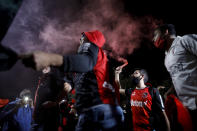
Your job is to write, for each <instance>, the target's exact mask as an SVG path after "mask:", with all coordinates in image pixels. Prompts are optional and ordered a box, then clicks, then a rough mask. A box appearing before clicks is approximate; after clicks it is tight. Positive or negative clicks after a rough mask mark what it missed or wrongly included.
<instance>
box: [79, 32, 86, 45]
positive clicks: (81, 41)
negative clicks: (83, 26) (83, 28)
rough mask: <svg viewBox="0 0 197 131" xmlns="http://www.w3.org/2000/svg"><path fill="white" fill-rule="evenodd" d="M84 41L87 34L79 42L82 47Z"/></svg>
mask: <svg viewBox="0 0 197 131" xmlns="http://www.w3.org/2000/svg"><path fill="white" fill-rule="evenodd" d="M84 40H85V34H82V35H81V38H80V40H79V43H80V45H82V44H83V43H84Z"/></svg>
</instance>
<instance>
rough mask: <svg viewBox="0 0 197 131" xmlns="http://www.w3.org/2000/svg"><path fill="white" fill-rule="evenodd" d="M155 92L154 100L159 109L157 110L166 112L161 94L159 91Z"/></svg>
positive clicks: (155, 90)
mask: <svg viewBox="0 0 197 131" xmlns="http://www.w3.org/2000/svg"><path fill="white" fill-rule="evenodd" d="M153 91H154V98H153V99H154V102H155V103H154V104H155V106H156V107H157V109H159V110H162V111H164V109H165V108H164V104H163V100H162V97H161V95H160V94H159V91H158V89H157V88H154V89H153Z"/></svg>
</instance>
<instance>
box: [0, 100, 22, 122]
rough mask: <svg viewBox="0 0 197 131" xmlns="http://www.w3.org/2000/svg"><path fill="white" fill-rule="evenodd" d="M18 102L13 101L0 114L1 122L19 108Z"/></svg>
mask: <svg viewBox="0 0 197 131" xmlns="http://www.w3.org/2000/svg"><path fill="white" fill-rule="evenodd" d="M18 101H19V100H16V101H12V102H10V103H8V104H7V105H6V106H5V107H4V108H3V110H2V111H1V112H0V120H2V119H4V118H5V117H6V116H8V115H9V114H11V113H12V112H13V111H15V110H16V109H17V108H18V107H19V106H18V104H17V103H18Z"/></svg>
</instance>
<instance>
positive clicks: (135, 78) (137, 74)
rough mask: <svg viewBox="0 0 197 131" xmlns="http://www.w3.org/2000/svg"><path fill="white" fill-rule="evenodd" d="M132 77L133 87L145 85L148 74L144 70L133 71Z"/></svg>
mask: <svg viewBox="0 0 197 131" xmlns="http://www.w3.org/2000/svg"><path fill="white" fill-rule="evenodd" d="M131 76H132V82H133V84H135V85H138V84H139V83H143V84H145V83H146V82H147V81H148V73H147V71H146V70H145V69H135V70H134V72H133V74H132V75H131Z"/></svg>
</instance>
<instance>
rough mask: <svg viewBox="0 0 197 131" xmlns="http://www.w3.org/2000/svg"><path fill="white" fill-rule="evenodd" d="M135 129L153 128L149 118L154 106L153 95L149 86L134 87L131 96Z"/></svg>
mask: <svg viewBox="0 0 197 131" xmlns="http://www.w3.org/2000/svg"><path fill="white" fill-rule="evenodd" d="M130 104H131V110H132V119H133V128H134V131H142V130H143V131H149V130H151V127H150V123H149V118H150V111H151V106H152V97H151V95H150V93H149V89H148V87H146V88H144V89H134V91H133V92H132V94H131V96H130Z"/></svg>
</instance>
